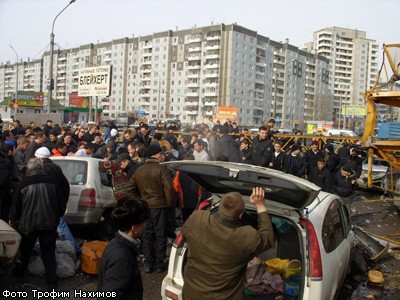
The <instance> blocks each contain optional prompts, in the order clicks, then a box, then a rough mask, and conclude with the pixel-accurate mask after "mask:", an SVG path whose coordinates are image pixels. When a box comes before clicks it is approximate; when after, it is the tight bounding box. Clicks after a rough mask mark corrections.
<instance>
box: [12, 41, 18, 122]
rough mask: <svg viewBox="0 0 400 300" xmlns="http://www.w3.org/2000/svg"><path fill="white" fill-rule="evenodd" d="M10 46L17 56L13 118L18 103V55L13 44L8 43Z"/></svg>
mask: <svg viewBox="0 0 400 300" xmlns="http://www.w3.org/2000/svg"><path fill="white" fill-rule="evenodd" d="M10 48H11V49H12V51H14V53H15V55H16V56H17V74H16V75H15V101H14V118H15V117H16V115H17V104H18V61H19V57H18V53H17V51H15V49H14V48H13V46H11V45H10Z"/></svg>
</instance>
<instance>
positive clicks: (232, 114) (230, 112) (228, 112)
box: [214, 106, 238, 123]
mask: <svg viewBox="0 0 400 300" xmlns="http://www.w3.org/2000/svg"><path fill="white" fill-rule="evenodd" d="M237 118H238V108H237V106H218V107H217V112H216V114H215V116H214V121H217V120H219V121H221V123H223V122H225V121H226V119H230V120H231V121H236V120H237Z"/></svg>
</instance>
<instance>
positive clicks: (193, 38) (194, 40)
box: [186, 37, 201, 44]
mask: <svg viewBox="0 0 400 300" xmlns="http://www.w3.org/2000/svg"><path fill="white" fill-rule="evenodd" d="M186 43H187V44H192V43H201V37H192V38H190V39H188V40H187V41H186Z"/></svg>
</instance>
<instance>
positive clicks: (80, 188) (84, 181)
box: [51, 156, 117, 239]
mask: <svg viewBox="0 0 400 300" xmlns="http://www.w3.org/2000/svg"><path fill="white" fill-rule="evenodd" d="M51 160H52V161H53V162H54V163H55V164H57V165H59V166H60V167H61V169H62V171H63V173H64V175H65V177H66V178H67V179H68V182H69V186H70V194H69V199H68V203H67V210H66V212H65V215H64V218H65V221H66V222H67V224H68V225H70V226H73V227H92V228H94V229H95V233H96V237H97V238H99V239H110V238H112V237H113V236H114V232H115V226H114V223H113V222H112V221H111V212H112V210H113V209H114V208H115V206H116V204H117V202H116V200H115V197H114V191H113V188H112V181H111V180H112V177H111V175H108V174H106V173H105V172H101V171H100V170H99V163H100V162H101V160H100V159H97V158H92V157H76V156H53V157H51Z"/></svg>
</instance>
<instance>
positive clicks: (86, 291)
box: [0, 269, 166, 300]
mask: <svg viewBox="0 0 400 300" xmlns="http://www.w3.org/2000/svg"><path fill="white" fill-rule="evenodd" d="M165 275H166V271H165V272H164V273H156V272H155V273H151V274H147V273H145V272H144V271H143V269H142V279H143V288H144V297H143V299H146V300H153V299H161V294H160V291H161V282H162V280H163V278H164V277H165ZM0 284H1V285H0V291H1V292H0V299H39V298H38V296H41V295H43V296H47V295H46V294H40V292H43V293H46V292H48V290H47V287H46V283H45V279H44V277H40V276H30V275H28V274H26V275H25V276H24V278H23V280H21V281H18V280H16V279H15V278H14V277H13V276H12V274H11V271H7V272H5V273H2V274H1V279H0ZM96 288H97V276H96V275H87V274H84V273H82V272H78V273H77V274H76V275H75V276H74V277H70V278H64V279H60V280H59V282H58V287H57V292H69V297H68V298H65V297H60V298H57V299H96V298H94V297H90V296H91V295H90V292H91V291H96ZM7 291H8V292H7ZM21 292H24V294H23V293H21ZM7 295H8V297H6V296H7ZM13 296H15V297H13ZM25 296H27V297H25ZM42 299H52V298H50V297H43V298H42Z"/></svg>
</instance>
